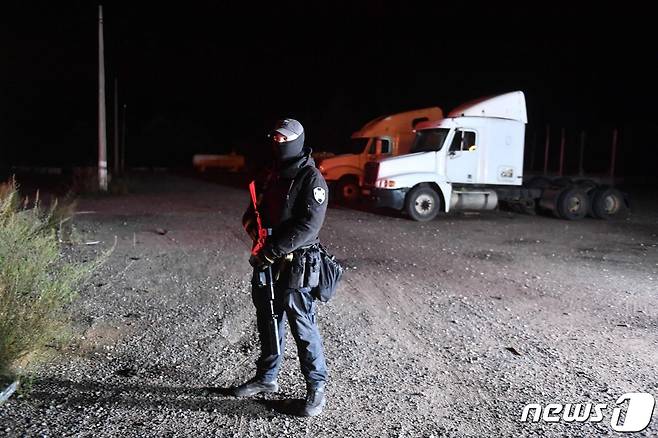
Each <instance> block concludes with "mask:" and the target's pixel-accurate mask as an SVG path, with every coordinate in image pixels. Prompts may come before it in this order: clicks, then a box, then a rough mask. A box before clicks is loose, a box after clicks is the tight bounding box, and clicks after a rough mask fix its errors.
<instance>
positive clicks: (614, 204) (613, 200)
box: [591, 187, 626, 219]
mask: <svg viewBox="0 0 658 438" xmlns="http://www.w3.org/2000/svg"><path fill="white" fill-rule="evenodd" d="M591 211H592V216H594V217H595V218H598V219H611V218H613V217H615V216H619V215H621V214H622V213H625V212H626V204H625V202H624V196H623V195H622V194H621V192H620V191H619V190H617V189H613V188H612V187H599V188H598V189H596V190H594V193H593V194H592V207H591Z"/></svg>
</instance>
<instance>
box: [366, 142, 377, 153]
mask: <svg viewBox="0 0 658 438" xmlns="http://www.w3.org/2000/svg"><path fill="white" fill-rule="evenodd" d="M368 153H369V154H371V155H374V154H376V153H377V139H376V138H373V139H371V140H370V149H369V150H368Z"/></svg>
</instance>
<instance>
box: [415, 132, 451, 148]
mask: <svg viewBox="0 0 658 438" xmlns="http://www.w3.org/2000/svg"><path fill="white" fill-rule="evenodd" d="M448 132H450V129H447V128H439V129H424V130H422V131H418V132H417V133H416V139H415V140H414V145H413V146H412V147H411V152H429V151H440V150H441V147H443V143H444V142H445V140H446V137H447V136H448Z"/></svg>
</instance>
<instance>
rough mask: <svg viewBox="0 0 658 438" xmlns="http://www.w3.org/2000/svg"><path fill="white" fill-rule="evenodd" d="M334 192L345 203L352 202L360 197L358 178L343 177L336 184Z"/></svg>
mask: <svg viewBox="0 0 658 438" xmlns="http://www.w3.org/2000/svg"><path fill="white" fill-rule="evenodd" d="M336 194H337V195H338V199H340V200H341V201H343V202H346V203H348V204H349V203H353V202H356V201H358V200H359V198H361V189H360V188H359V182H358V179H356V178H352V177H343V178H341V179H340V180H338V184H336Z"/></svg>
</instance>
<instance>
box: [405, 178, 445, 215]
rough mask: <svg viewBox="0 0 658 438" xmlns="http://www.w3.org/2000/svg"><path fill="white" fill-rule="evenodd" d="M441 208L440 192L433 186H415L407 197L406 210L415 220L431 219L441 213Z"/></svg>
mask: <svg viewBox="0 0 658 438" xmlns="http://www.w3.org/2000/svg"><path fill="white" fill-rule="evenodd" d="M440 208H441V199H440V198H439V194H438V193H436V191H434V189H432V188H431V187H427V186H418V187H415V188H413V189H412V190H411V191H410V192H409V193H408V194H407V197H406V199H405V210H406V211H407V213H408V214H409V216H411V218H412V219H413V220H415V221H420V222H425V221H431V220H432V219H434V218H435V217H436V215H437V214H438V213H439V210H440Z"/></svg>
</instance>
